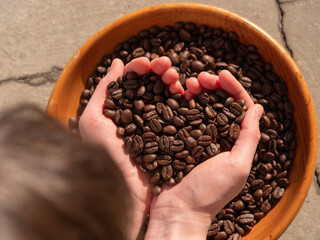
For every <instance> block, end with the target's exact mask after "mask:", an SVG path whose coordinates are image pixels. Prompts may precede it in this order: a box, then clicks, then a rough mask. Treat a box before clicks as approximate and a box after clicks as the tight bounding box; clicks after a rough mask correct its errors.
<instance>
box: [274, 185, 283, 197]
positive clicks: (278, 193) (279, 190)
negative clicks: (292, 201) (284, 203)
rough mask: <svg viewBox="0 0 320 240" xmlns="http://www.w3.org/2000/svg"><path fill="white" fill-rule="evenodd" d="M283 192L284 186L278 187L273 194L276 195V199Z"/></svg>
mask: <svg viewBox="0 0 320 240" xmlns="http://www.w3.org/2000/svg"><path fill="white" fill-rule="evenodd" d="M283 193H284V188H281V187H276V188H275V189H274V191H273V192H272V196H273V197H274V199H276V200H279V199H280V198H281V197H282V195H283Z"/></svg>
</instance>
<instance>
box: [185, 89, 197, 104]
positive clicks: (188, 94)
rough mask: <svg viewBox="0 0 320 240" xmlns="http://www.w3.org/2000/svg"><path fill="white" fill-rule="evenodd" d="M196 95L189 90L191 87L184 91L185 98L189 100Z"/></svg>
mask: <svg viewBox="0 0 320 240" xmlns="http://www.w3.org/2000/svg"><path fill="white" fill-rule="evenodd" d="M195 96H196V95H194V94H193V93H192V92H190V91H189V89H187V90H186V91H185V92H184V98H185V99H186V100H187V101H189V100H191V99H192V98H194V97H195Z"/></svg>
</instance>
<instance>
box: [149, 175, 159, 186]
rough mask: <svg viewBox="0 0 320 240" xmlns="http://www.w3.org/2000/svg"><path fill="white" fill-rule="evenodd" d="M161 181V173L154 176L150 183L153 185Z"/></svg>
mask: <svg viewBox="0 0 320 240" xmlns="http://www.w3.org/2000/svg"><path fill="white" fill-rule="evenodd" d="M159 180H160V173H159V172H155V173H154V174H153V175H152V177H151V179H150V182H151V184H157V183H158V182H159Z"/></svg>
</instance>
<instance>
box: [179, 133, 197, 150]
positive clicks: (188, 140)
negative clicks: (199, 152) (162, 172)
mask: <svg viewBox="0 0 320 240" xmlns="http://www.w3.org/2000/svg"><path fill="white" fill-rule="evenodd" d="M188 135H189V134H188ZM182 140H183V139H182ZM184 142H185V144H186V145H187V146H188V147H189V148H194V147H195V146H197V140H195V139H194V138H193V137H190V136H189V137H187V138H186V139H185V141H184Z"/></svg>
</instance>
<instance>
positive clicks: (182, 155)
mask: <svg viewBox="0 0 320 240" xmlns="http://www.w3.org/2000/svg"><path fill="white" fill-rule="evenodd" d="M189 154H190V152H189V151H188V150H182V151H181V152H178V153H176V154H175V155H174V156H175V157H176V158H182V159H185V158H186V157H188V156H189Z"/></svg>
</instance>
